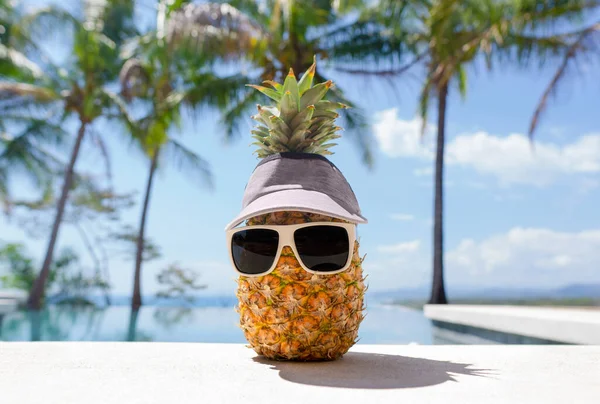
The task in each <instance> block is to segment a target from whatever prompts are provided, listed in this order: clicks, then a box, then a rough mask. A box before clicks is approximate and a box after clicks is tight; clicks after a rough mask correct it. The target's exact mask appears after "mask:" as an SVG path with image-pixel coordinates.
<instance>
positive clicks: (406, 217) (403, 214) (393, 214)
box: [390, 213, 415, 222]
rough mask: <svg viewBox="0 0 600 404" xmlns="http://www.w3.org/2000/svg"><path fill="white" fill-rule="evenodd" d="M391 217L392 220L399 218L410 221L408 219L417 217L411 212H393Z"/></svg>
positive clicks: (402, 220)
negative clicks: (410, 213)
mask: <svg viewBox="0 0 600 404" xmlns="http://www.w3.org/2000/svg"><path fill="white" fill-rule="evenodd" d="M390 218H391V219H392V220H399V221H401V222H408V221H411V220H414V219H415V217H414V216H413V215H409V214H406V213H392V214H391V215H390Z"/></svg>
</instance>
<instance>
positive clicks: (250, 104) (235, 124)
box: [221, 90, 263, 141]
mask: <svg viewBox="0 0 600 404" xmlns="http://www.w3.org/2000/svg"><path fill="white" fill-rule="evenodd" d="M261 100H263V98H262V95H261V93H259V92H258V91H248V90H246V93H245V94H244V95H243V96H241V97H240V98H239V99H238V100H237V101H236V102H232V103H231V104H230V106H229V107H228V108H226V109H224V110H223V112H222V114H221V125H223V127H224V128H225V139H226V140H227V141H229V140H231V139H233V138H234V137H235V136H236V135H238V134H240V132H241V127H242V125H243V124H244V123H249V117H250V115H251V111H252V109H253V108H256V104H258V103H259V102H260V101H261ZM250 126H251V125H248V129H249V128H250Z"/></svg>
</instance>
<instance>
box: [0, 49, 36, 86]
mask: <svg viewBox="0 0 600 404" xmlns="http://www.w3.org/2000/svg"><path fill="white" fill-rule="evenodd" d="M0 62H1V63H0V77H2V76H4V77H10V78H11V79H16V80H23V79H26V80H27V79H29V80H31V79H40V78H42V77H43V76H44V71H43V70H42V68H41V67H40V66H38V65H37V64H36V63H35V62H33V61H32V60H30V59H29V58H27V56H25V54H23V53H22V52H19V51H18V50H16V49H12V48H9V47H7V46H5V45H3V44H2V43H0Z"/></svg>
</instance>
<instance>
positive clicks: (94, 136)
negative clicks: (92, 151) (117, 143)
mask: <svg viewBox="0 0 600 404" xmlns="http://www.w3.org/2000/svg"><path fill="white" fill-rule="evenodd" d="M89 132H90V133H89V135H90V138H91V140H92V142H94V145H95V146H96V147H97V148H98V150H99V151H100V155H101V156H102V161H103V162H104V173H105V175H106V180H107V182H108V183H109V184H110V185H109V187H110V188H112V183H113V174H112V163H111V159H110V153H109V151H108V147H107V146H106V142H105V141H104V139H102V136H100V135H99V134H98V133H96V132H95V131H89Z"/></svg>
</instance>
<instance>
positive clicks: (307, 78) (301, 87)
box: [298, 58, 317, 96]
mask: <svg viewBox="0 0 600 404" xmlns="http://www.w3.org/2000/svg"><path fill="white" fill-rule="evenodd" d="M316 68H317V62H316V58H315V61H314V62H313V64H312V65H311V66H310V67H309V68H308V70H307V71H306V72H305V73H304V74H303V75H302V78H301V79H300V82H298V91H299V93H300V96H302V94H304V93H305V92H306V91H307V90H308V89H309V88H310V87H311V86H312V82H313V79H314V77H315V70H316Z"/></svg>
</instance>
